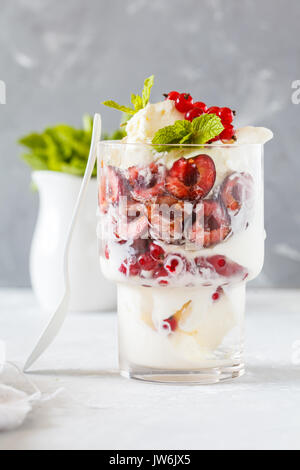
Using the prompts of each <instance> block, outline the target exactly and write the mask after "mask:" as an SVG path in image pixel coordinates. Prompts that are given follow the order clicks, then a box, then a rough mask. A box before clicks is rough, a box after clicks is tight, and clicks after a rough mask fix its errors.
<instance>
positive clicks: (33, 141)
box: [18, 132, 46, 150]
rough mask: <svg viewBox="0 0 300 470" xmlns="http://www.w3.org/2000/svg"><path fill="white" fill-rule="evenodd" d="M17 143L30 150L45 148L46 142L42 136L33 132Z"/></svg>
mask: <svg viewBox="0 0 300 470" xmlns="http://www.w3.org/2000/svg"><path fill="white" fill-rule="evenodd" d="M18 143H19V144H20V145H23V146H24V147H28V148H29V149H31V150H34V149H45V148H46V142H45V139H44V137H43V135H41V134H37V133H35V132H34V133H32V134H28V135H26V136H25V137H22V138H21V139H19V140H18Z"/></svg>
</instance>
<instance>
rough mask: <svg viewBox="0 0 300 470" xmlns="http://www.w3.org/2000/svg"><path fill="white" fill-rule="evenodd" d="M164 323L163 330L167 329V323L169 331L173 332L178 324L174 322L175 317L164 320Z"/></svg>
mask: <svg viewBox="0 0 300 470" xmlns="http://www.w3.org/2000/svg"><path fill="white" fill-rule="evenodd" d="M164 322H165V325H164V328H165V329H167V328H168V326H167V325H166V323H169V325H170V328H171V331H175V330H176V329H177V326H178V324H177V320H176V318H175V317H170V318H168V319H167V320H164Z"/></svg>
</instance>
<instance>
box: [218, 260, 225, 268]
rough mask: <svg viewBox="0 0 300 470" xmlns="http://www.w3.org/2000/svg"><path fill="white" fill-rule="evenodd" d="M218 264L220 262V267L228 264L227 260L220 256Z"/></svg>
mask: <svg viewBox="0 0 300 470" xmlns="http://www.w3.org/2000/svg"><path fill="white" fill-rule="evenodd" d="M217 264H218V266H220V268H224V266H225V264H226V260H225V259H224V258H220V259H218V261H217Z"/></svg>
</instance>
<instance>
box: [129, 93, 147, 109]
mask: <svg viewBox="0 0 300 470" xmlns="http://www.w3.org/2000/svg"><path fill="white" fill-rule="evenodd" d="M131 103H132V104H133V107H134V110H135V112H136V113H137V112H138V111H139V110H140V109H143V107H144V106H143V100H142V98H141V97H140V96H139V95H131Z"/></svg>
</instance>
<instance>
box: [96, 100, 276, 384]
mask: <svg viewBox="0 0 300 470" xmlns="http://www.w3.org/2000/svg"><path fill="white" fill-rule="evenodd" d="M133 96H135V95H133ZM148 100H149V99H148ZM109 103H112V102H109ZM142 104H143V103H140V105H139V106H140V109H137V110H136V109H135V108H133V111H134V112H132V113H131V115H132V117H130V119H129V120H128V122H127V125H126V136H125V137H124V139H123V140H121V141H102V142H100V144H99V148H98V175H99V176H98V178H99V225H98V237H99V241H100V261H101V267H102V270H103V273H104V274H105V275H106V276H107V277H108V278H109V279H111V280H113V281H115V282H116V283H117V284H118V321H119V353H120V369H121V373H122V375H124V376H126V377H132V378H137V379H143V380H148V381H158V382H183V383H213V382H218V381H222V380H226V379H231V378H234V377H239V376H241V375H242V374H243V372H244V362H243V331H244V316H245V290H246V283H247V282H248V281H250V280H252V279H254V278H255V277H256V276H257V275H258V274H259V273H260V271H261V269H262V266H263V259H264V240H265V231H264V211H263V144H264V143H265V142H267V141H268V140H269V139H270V138H271V137H272V133H271V132H270V131H269V130H267V129H265V128H254V127H245V128H241V129H238V130H235V128H234V124H233V120H234V112H232V111H231V109H230V108H227V107H226V108H219V107H212V108H207V106H206V105H205V104H204V103H203V102H196V103H194V101H193V100H192V98H191V96H190V95H189V94H179V93H177V92H171V93H169V94H168V95H167V96H166V99H165V100H164V101H162V102H158V103H156V104H150V103H149V102H146V103H145V102H144V106H142ZM133 105H135V102H134V101H133ZM113 107H117V106H116V105H114V106H113ZM122 108H124V107H122ZM122 110H124V109H122Z"/></svg>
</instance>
